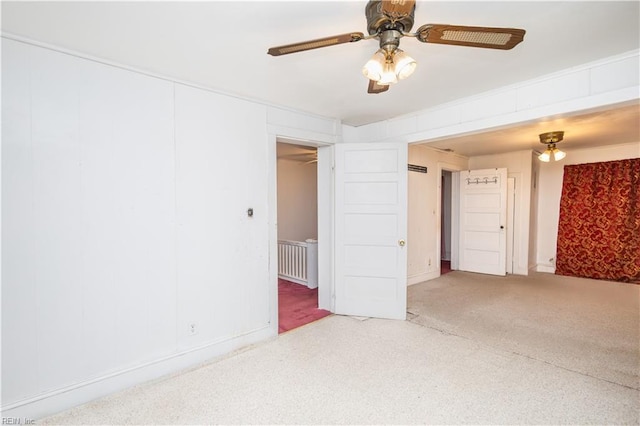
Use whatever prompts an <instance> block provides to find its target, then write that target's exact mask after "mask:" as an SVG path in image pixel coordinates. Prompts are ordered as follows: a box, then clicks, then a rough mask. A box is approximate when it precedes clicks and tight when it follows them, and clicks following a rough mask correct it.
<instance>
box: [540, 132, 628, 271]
mask: <svg viewBox="0 0 640 426" xmlns="http://www.w3.org/2000/svg"><path fill="white" fill-rule="evenodd" d="M566 152H567V156H566V157H565V158H564V160H562V161H558V162H549V163H541V164H540V180H539V189H540V192H539V194H540V200H539V203H538V235H537V242H538V253H537V261H538V266H537V270H538V271H543V272H552V273H553V272H555V257H556V241H557V238H558V221H559V216H560V196H561V195H562V176H563V174H564V166H565V165H569V164H585V163H596V162H602V161H615V160H624V159H628V158H639V157H640V141H639V142H637V143H631V144H623V145H610V146H604V147H601V148H589V149H581V150H571V151H569V150H566Z"/></svg>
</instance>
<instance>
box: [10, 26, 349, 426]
mask: <svg viewBox="0 0 640 426" xmlns="http://www.w3.org/2000/svg"><path fill="white" fill-rule="evenodd" d="M2 122H3V126H2V151H3V155H2V216H3V221H2V246H3V249H4V250H3V251H2V268H3V269H2V373H3V376H2V380H3V382H2V404H3V405H2V414H3V416H7V417H28V418H38V417H41V416H44V415H47V414H51V413H53V412H56V411H60V410H62V409H65V408H68V407H70V406H73V405H77V404H80V403H82V402H86V401H89V400H91V399H94V398H97V397H99V396H102V395H105V394H107V393H110V392H113V391H116V390H118V389H122V388H124V387H127V386H131V385H134V384H138V383H140V382H142V381H145V380H149V379H151V378H155V377H158V376H161V375H163V374H167V373H170V372H173V371H176V370H178V369H181V368H185V367H188V366H192V365H195V364H197V363H199V362H203V361H205V360H208V359H211V358H212V357H215V356H217V355H221V354H224V353H228V352H229V351H232V350H234V349H235V348H238V347H240V346H244V345H247V344H250V343H253V342H256V341H259V340H263V339H265V338H268V337H269V336H274V335H276V334H277V309H276V306H277V286H276V279H277V278H276V277H277V268H274V260H273V254H274V253H275V240H276V239H275V232H276V227H275V209H274V206H275V175H274V174H273V172H272V171H273V170H275V143H276V142H275V141H276V136H277V135H280V134H281V135H283V136H300V135H311V136H313V137H316V138H318V139H319V140H324V141H326V142H331V141H334V140H335V139H336V138H337V137H338V135H337V129H338V126H336V123H335V120H323V119H321V118H318V117H312V116H309V115H306V114H303V113H295V112H292V111H290V110H286V109H280V108H277V107H272V106H266V105H263V104H259V103H255V102H250V101H247V100H243V99H239V98H233V97H229V96H224V95H220V94H216V93H214V92H212V91H208V90H203V89H200V88H195V87H190V86H187V85H184V84H179V83H176V82H172V81H170V80H167V79H164V78H158V77H155V76H149V75H144V74H142V73H139V72H134V71H132V70H128V69H125V68H122V67H119V66H114V65H105V64H101V63H98V62H96V61H93V60H86V59H81V58H80V57H78V56H71V55H68V54H64V53H59V52H56V51H53V50H50V49H46V48H41V47H37V46H34V45H31V44H26V43H23V42H18V41H13V40H9V39H6V38H3V41H2ZM332 132H333V133H332ZM249 207H252V208H253V209H254V212H255V214H254V216H253V217H252V218H249V217H248V216H247V214H246V211H247V208H249ZM191 324H194V325H195V331H196V333H195V334H192V333H191V332H190V326H191Z"/></svg>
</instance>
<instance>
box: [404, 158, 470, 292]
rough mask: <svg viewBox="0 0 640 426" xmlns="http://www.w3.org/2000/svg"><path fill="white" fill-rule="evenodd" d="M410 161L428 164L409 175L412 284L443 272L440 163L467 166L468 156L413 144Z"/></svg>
mask: <svg viewBox="0 0 640 426" xmlns="http://www.w3.org/2000/svg"><path fill="white" fill-rule="evenodd" d="M409 163H410V164H417V165H419V166H426V167H427V173H426V174H425V173H417V172H409V175H408V191H409V194H408V195H409V196H408V222H407V228H408V238H407V250H408V252H407V278H408V280H407V282H408V284H409V285H412V284H416V283H419V282H422V281H426V280H430V279H433V278H437V277H438V276H439V275H440V211H439V208H440V187H441V182H442V180H441V176H440V173H439V171H438V170H439V167H440V168H443V169H449V168H458V169H466V168H467V166H468V164H467V163H468V160H467V158H466V157H462V156H459V155H456V154H452V153H448V152H442V151H439V150H435V149H432V148H428V147H427V146H424V145H409Z"/></svg>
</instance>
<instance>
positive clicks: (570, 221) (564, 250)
mask: <svg viewBox="0 0 640 426" xmlns="http://www.w3.org/2000/svg"><path fill="white" fill-rule="evenodd" d="M556 274H559V275H571V276H576V277H585V278H595V279H601V280H612V281H624V282H635V283H640V158H634V159H630V160H622V161H609V162H604V163H591V164H578V165H571V166H565V167H564V179H563V182H562V198H561V199H560V222H559V224H558V249H557V253H556Z"/></svg>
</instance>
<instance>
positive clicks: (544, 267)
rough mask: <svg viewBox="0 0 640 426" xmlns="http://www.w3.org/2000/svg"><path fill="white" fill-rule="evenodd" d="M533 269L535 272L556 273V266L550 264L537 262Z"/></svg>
mask: <svg viewBox="0 0 640 426" xmlns="http://www.w3.org/2000/svg"><path fill="white" fill-rule="evenodd" d="M535 269H536V272H548V273H550V274H555V273H556V267H555V266H554V265H552V264H545V263H538V264H537V265H536V268H535Z"/></svg>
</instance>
